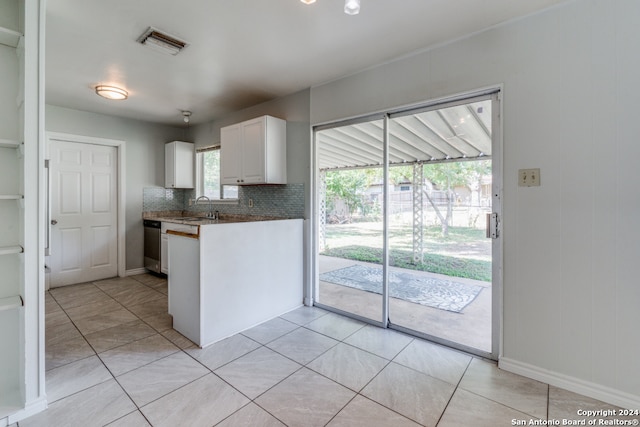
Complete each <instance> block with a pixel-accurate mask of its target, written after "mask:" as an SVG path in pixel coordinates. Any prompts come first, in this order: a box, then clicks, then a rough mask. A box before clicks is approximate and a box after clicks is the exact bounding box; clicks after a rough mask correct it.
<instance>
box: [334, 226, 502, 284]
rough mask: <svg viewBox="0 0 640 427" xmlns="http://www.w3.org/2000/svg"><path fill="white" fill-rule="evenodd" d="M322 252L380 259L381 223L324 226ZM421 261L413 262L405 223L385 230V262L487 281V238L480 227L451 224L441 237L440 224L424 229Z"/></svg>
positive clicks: (365, 259) (489, 256) (377, 260)
mask: <svg viewBox="0 0 640 427" xmlns="http://www.w3.org/2000/svg"><path fill="white" fill-rule="evenodd" d="M326 234H327V236H326V248H325V250H324V251H323V252H322V253H321V254H322V255H327V256H334V257H339V258H346V259H352V260H356V261H365V262H376V263H381V262H382V225H381V224H380V223H358V224H341V225H327V233H326ZM423 242H424V262H422V263H419V264H414V263H413V235H412V229H411V227H410V226H407V225H392V226H390V229H389V244H390V252H389V262H390V265H392V266H394V267H401V268H406V269H411V270H420V271H429V272H432V273H439V274H445V275H447V276H453V277H466V278H470V279H475V280H482V281H486V282H489V281H491V241H490V240H489V239H486V238H485V236H484V230H478V229H475V228H469V227H451V228H450V229H449V236H448V237H443V236H442V233H441V230H440V227H435V226H432V227H425V229H424V236H423Z"/></svg>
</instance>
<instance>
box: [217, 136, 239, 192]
mask: <svg viewBox="0 0 640 427" xmlns="http://www.w3.org/2000/svg"><path fill="white" fill-rule="evenodd" d="M241 168H242V134H241V127H240V125H234V126H227V127H224V128H222V129H221V130H220V181H221V182H222V184H223V185H237V184H239V183H240V180H241V179H242V169H241Z"/></svg>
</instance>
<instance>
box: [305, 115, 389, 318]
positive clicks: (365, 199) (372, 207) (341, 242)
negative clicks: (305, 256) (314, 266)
mask: <svg viewBox="0 0 640 427" xmlns="http://www.w3.org/2000/svg"><path fill="white" fill-rule="evenodd" d="M382 126H383V120H381V119H379V118H378V119H374V120H364V121H360V122H355V123H347V124H343V125H338V126H335V127H331V128H328V129H321V130H317V131H316V133H315V138H316V146H317V164H318V173H317V183H318V191H317V197H316V200H317V206H318V209H319V215H318V221H317V227H318V230H317V242H318V257H317V261H318V270H319V276H318V283H317V286H316V293H315V302H316V304H318V305H322V306H326V307H330V308H333V309H335V310H338V311H341V312H345V313H349V314H352V315H354V316H356V317H360V318H363V319H366V320H367V321H370V322H374V323H378V324H381V323H382V321H383V316H382V301H383V299H382V289H383V286H382V285H383V277H382V249H383V247H384V239H383V236H384V235H383V222H382V218H383V215H382V213H383V209H384V199H383V189H384V186H383V176H382V172H383V168H382V164H383V159H384V158H383V155H384V149H383V132H382Z"/></svg>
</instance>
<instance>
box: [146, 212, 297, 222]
mask: <svg viewBox="0 0 640 427" xmlns="http://www.w3.org/2000/svg"><path fill="white" fill-rule="evenodd" d="M142 219H153V220H156V221H160V222H172V223H174V224H186V225H211V224H232V223H238V222H256V221H276V220H282V219H287V218H275V217H266V216H257V215H229V214H221V215H220V219H212V218H207V217H206V216H205V215H202V214H200V215H197V214H190V213H189V212H181V211H162V212H143V214H142Z"/></svg>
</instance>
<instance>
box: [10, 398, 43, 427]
mask: <svg viewBox="0 0 640 427" xmlns="http://www.w3.org/2000/svg"><path fill="white" fill-rule="evenodd" d="M45 409H47V399H46V398H45V397H40V398H38V399H35V400H33V401H31V402H29V403H27V404H26V405H25V407H24V409H21V410H20V411H18V412H16V413H15V414H11V415H9V416H8V417H7V421H8V423H9V425H11V424H14V423H16V422H18V421H22V420H24V419H25V418H29V417H30V416H32V415H35V414H37V413H38V412H42V411H44V410H45Z"/></svg>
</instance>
